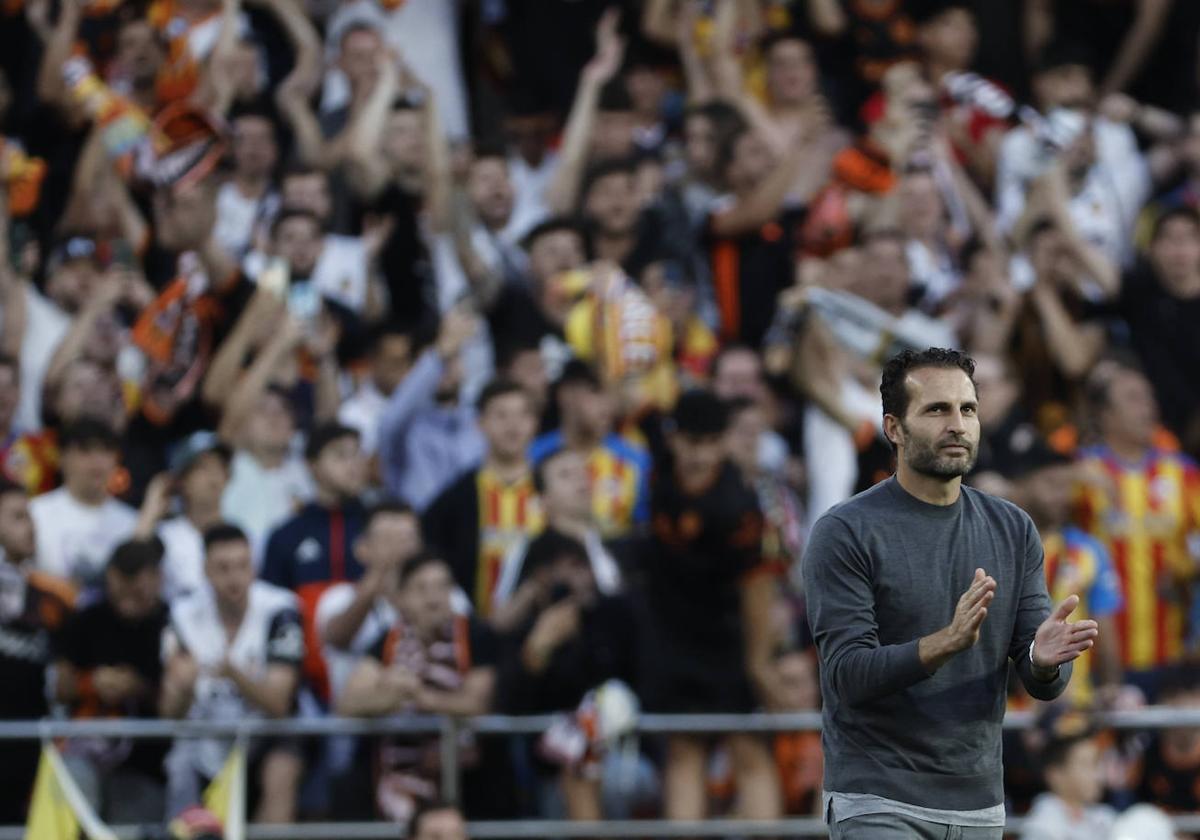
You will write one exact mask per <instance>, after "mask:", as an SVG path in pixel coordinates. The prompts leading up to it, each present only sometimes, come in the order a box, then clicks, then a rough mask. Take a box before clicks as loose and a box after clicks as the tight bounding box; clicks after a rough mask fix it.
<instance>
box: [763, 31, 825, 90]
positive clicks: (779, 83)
mask: <svg viewBox="0 0 1200 840" xmlns="http://www.w3.org/2000/svg"><path fill="white" fill-rule="evenodd" d="M816 88H817V66H816V63H815V62H814V61H813V55H812V49H811V48H810V47H809V46H808V44H806V43H805V42H803V41H800V40H794V39H790V38H789V39H788V40H786V41H779V42H778V43H776V44H774V45H773V46H772V47H771V51H770V52H769V53H767V90H768V91H769V92H770V96H771V101H772V102H774V103H776V104H780V105H797V104H800V103H802V102H805V101H806V100H807V99H808V98H809V97H810V96H812V95H813V93H814V91H815V90H816Z"/></svg>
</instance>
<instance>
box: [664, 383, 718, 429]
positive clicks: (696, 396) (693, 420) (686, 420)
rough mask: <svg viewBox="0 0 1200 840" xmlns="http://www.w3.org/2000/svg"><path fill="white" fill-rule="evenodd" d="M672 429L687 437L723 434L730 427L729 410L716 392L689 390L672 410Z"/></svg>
mask: <svg viewBox="0 0 1200 840" xmlns="http://www.w3.org/2000/svg"><path fill="white" fill-rule="evenodd" d="M670 427H671V430H672V431H674V432H675V433H676V434H680V435H684V436H685V437H693V438H705V437H713V436H715V435H721V434H724V433H725V430H726V429H727V428H729V412H728V410H727V408H726V406H725V403H724V402H722V401H721V400H720V399H719V398H718V397H717V396H716V394H714V393H713V392H712V391H706V390H704V389H699V388H698V389H695V390H692V391H688V392H686V393H685V394H683V396H681V397H680V398H679V400H678V401H677V402H676V403H675V409H674V410H673V411H672V412H671V420H670Z"/></svg>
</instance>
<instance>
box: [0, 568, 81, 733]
mask: <svg viewBox="0 0 1200 840" xmlns="http://www.w3.org/2000/svg"><path fill="white" fill-rule="evenodd" d="M70 602H71V596H70V593H69V591H68V586H67V584H65V583H63V582H61V581H58V580H54V579H50V578H47V577H46V576H45V575H42V574H39V573H32V574H29V575H24V574H22V573H21V572H20V571H18V570H16V569H14V568H12V567H11V566H10V565H9V564H7V563H5V564H4V566H3V567H0V686H2V687H3V689H2V690H0V720H29V719H32V718H40V717H42V716H44V715H45V714H46V712H47V710H48V709H47V703H46V700H47V698H46V668H47V667H48V666H49V665H50V661H51V656H52V653H53V650H54V647H55V645H56V643H57V636H58V634H59V633H60V632H62V629H63V624H64V623H65V621H66V619H67V616H68V614H69V613H70V609H71V604H70Z"/></svg>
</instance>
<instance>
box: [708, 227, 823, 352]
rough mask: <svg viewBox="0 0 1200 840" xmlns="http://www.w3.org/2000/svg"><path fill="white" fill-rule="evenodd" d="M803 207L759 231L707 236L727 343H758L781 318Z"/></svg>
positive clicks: (714, 284) (714, 287)
mask: <svg viewBox="0 0 1200 840" xmlns="http://www.w3.org/2000/svg"><path fill="white" fill-rule="evenodd" d="M802 218H803V211H801V210H788V211H786V212H784V213H783V214H782V215H781V216H780V217H779V218H778V219H776V220H775V221H771V222H768V223H767V224H765V225H763V226H762V227H761V228H759V229H758V230H756V231H754V232H753V233H745V234H742V235H741V236H738V237H733V238H729V237H722V236H717V235H716V234H715V233H714V232H713V230H712V217H711V216H710V217H709V221H708V224H707V225H706V233H705V236H704V241H705V246H706V248H707V250H708V253H709V268H710V271H711V276H712V285H713V292H714V295H715V297H716V302H717V311H718V314H719V316H720V324H719V332H720V337H721V339H722V340H723V341H727V342H728V341H737V342H742V343H744V344H749V345H750V346H751V347H758V346H759V345H760V344H761V343H762V340H763V336H764V335H766V332H767V329H768V328H769V327H770V326H771V322H772V321H773V320H774V319H775V308H776V303H777V300H778V298H779V293H780V292H782V291H783V290H784V289H786V288H787V287H788V286H790V285H791V284H792V279H793V274H794V260H793V252H794V242H795V240H796V233H795V232H796V228H797V226H798V224H799V222H800V221H801V219H802Z"/></svg>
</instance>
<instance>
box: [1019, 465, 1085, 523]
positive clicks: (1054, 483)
mask: <svg viewBox="0 0 1200 840" xmlns="http://www.w3.org/2000/svg"><path fill="white" fill-rule="evenodd" d="M1076 473H1077V470H1076V468H1075V465H1074V464H1055V465H1053V466H1049V467H1043V468H1042V469H1040V470H1035V471H1034V472H1033V473H1032V474H1030V475H1028V476H1026V477H1025V478H1024V479H1022V482H1021V484H1022V486H1021V487H1020V489H1019V490H1018V494H1019V495H1020V496H1021V497H1022V498H1023V499H1024V501H1025V503H1026V504H1027V505H1028V507H1029V508H1030V511H1029V512H1030V515H1032V516H1033V517H1034V518H1035V519H1036V520H1037V521H1038V523H1039V524H1044V525H1048V526H1050V527H1055V528H1057V527H1061V526H1063V525H1065V524H1066V523H1067V521H1068V520H1069V519H1070V515H1071V500H1072V495H1073V492H1074V487H1075V479H1076Z"/></svg>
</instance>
